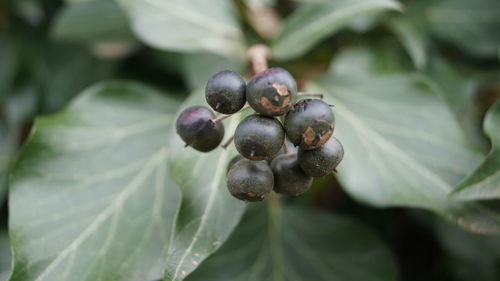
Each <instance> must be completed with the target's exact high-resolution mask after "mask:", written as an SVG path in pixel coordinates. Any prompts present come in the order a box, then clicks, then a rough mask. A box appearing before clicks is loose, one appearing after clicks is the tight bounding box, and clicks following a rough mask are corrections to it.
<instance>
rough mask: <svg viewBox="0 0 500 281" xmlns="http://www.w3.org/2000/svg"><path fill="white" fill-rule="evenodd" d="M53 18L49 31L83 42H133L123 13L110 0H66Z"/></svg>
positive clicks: (63, 38) (63, 37)
mask: <svg viewBox="0 0 500 281" xmlns="http://www.w3.org/2000/svg"><path fill="white" fill-rule="evenodd" d="M67 2H68V3H67V4H66V6H64V8H63V9H62V10H61V11H60V13H59V14H58V15H57V17H56V18H55V22H54V25H53V26H52V35H53V36H54V37H55V38H56V39H59V40H65V41H76V42H84V43H123V44H128V43H133V42H134V41H135V39H134V36H133V34H132V31H131V30H130V28H129V25H128V21H127V17H126V16H125V14H124V13H123V12H122V10H121V9H120V7H119V6H118V5H117V4H116V3H115V2H114V1H113V0H87V1H76V0H70V1H67Z"/></svg>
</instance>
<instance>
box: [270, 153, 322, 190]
mask: <svg viewBox="0 0 500 281" xmlns="http://www.w3.org/2000/svg"><path fill="white" fill-rule="evenodd" d="M271 169H272V170H273V174H274V191H275V192H277V193H281V194H285V195H299V194H302V193H304V192H306V191H307V190H308V189H309V188H310V187H311V183H312V177H311V176H309V175H307V174H306V173H304V171H303V170H302V169H301V168H300V165H299V161H298V160H297V154H295V153H294V154H284V155H280V156H278V157H276V158H274V160H273V162H272V163H271Z"/></svg>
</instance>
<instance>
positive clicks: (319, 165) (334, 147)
mask: <svg viewBox="0 0 500 281" xmlns="http://www.w3.org/2000/svg"><path fill="white" fill-rule="evenodd" d="M343 157H344V148H343V147H342V144H341V143H340V141H339V140H338V139H337V138H335V137H331V138H330V139H329V140H328V141H327V142H326V143H325V145H323V146H322V147H320V148H317V149H313V150H304V149H299V153H298V159H299V164H300V167H301V168H302V170H303V171H304V172H305V173H306V174H308V175H310V176H311V177H315V178H320V177H324V176H327V175H328V174H330V173H331V172H333V171H335V168H337V165H338V164H339V163H340V161H342V158H343Z"/></svg>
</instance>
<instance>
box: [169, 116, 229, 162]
mask: <svg viewBox="0 0 500 281" xmlns="http://www.w3.org/2000/svg"><path fill="white" fill-rule="evenodd" d="M214 118H215V114H214V113H213V112H212V111H211V110H210V109H209V108H207V107H204V106H192V107H189V108H186V109H185V110H184V111H183V112H182V113H181V114H180V115H179V117H178V118H177V122H176V129H177V134H178V135H179V136H180V137H181V138H182V140H183V141H184V142H185V143H186V146H190V147H192V148H194V149H196V150H198V151H201V152H208V151H211V150H213V149H214V148H216V147H217V146H219V144H220V143H221V141H222V139H223V138H224V125H223V124H222V123H217V124H214V123H213V122H211V120H212V119H214Z"/></svg>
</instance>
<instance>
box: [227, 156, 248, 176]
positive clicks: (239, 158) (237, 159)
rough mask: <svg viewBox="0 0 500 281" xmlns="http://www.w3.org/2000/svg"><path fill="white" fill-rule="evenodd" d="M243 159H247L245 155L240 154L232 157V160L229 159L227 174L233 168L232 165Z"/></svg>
mask: <svg viewBox="0 0 500 281" xmlns="http://www.w3.org/2000/svg"><path fill="white" fill-rule="evenodd" d="M242 159H245V157H243V156H241V155H239V154H238V155H236V156H234V157H233V159H231V161H229V163H227V168H226V174H227V173H229V170H231V167H233V166H234V164H236V163H238V161H240V160H242Z"/></svg>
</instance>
